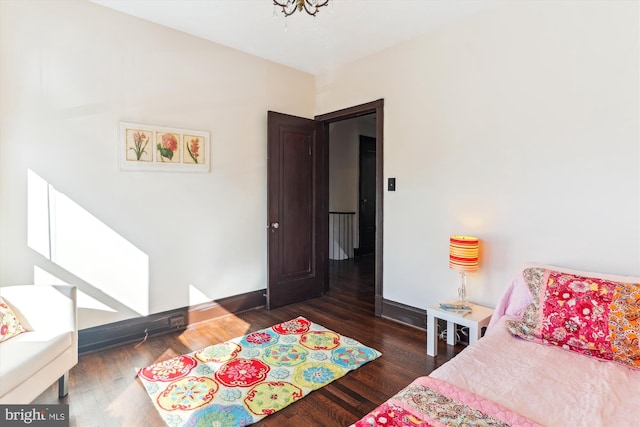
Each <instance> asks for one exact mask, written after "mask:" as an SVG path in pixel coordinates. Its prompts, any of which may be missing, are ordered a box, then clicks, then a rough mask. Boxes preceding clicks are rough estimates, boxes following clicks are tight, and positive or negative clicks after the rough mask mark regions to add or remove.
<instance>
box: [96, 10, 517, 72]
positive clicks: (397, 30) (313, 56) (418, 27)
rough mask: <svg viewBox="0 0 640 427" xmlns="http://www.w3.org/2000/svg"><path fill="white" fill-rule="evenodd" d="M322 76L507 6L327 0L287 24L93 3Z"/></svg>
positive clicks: (250, 16) (262, 13)
mask: <svg viewBox="0 0 640 427" xmlns="http://www.w3.org/2000/svg"><path fill="white" fill-rule="evenodd" d="M90 1H92V2H93V3H96V4H100V5H102V6H106V7H109V8H112V9H115V10H118V11H121V12H124V13H127V14H130V15H133V16H137V17H139V18H142V19H145V20H148V21H151V22H155V23H157V24H161V25H164V26H167V27H170V28H174V29H176V30H179V31H183V32H185V33H189V34H192V35H195V36H198V37H201V38H203V39H207V40H211V41H213V42H216V43H219V44H222V45H225V46H228V47H232V48H235V49H238V50H240V51H243V52H246V53H249V54H252V55H256V56H259V57H262V58H266V59H269V60H272V61H274V62H277V63H280V64H284V65H288V66H290V67H293V68H296V69H298V70H302V71H306V72H308V73H311V74H319V73H321V72H323V71H326V70H327V69H329V68H332V67H334V66H336V65H340V64H345V63H348V62H351V61H353V60H355V59H358V58H362V57H364V56H367V55H369V54H371V53H374V52H376V51H379V50H382V49H385V48H388V47H390V46H393V45H395V44H397V43H400V42H403V41H406V40H409V39H412V38H415V37H417V36H420V35H423V34H425V33H427V32H429V31H432V30H433V29H435V28H437V27H439V26H442V25H446V24H447V23H450V22H452V21H454V20H457V19H463V18H464V17H466V16H468V15H470V14H473V13H476V12H478V11H479V10H481V9H485V8H488V7H491V6H494V5H496V4H499V3H503V2H505V1H508V0H330V3H329V6H327V7H324V8H321V9H320V11H319V12H318V14H317V17H316V18H315V19H314V18H313V17H311V16H309V15H307V14H306V13H304V12H302V13H300V12H296V13H294V14H293V15H292V16H290V17H289V18H287V21H286V22H287V24H286V27H287V28H286V30H285V19H284V17H283V15H282V12H281V11H277V10H276V13H275V15H276V17H274V6H273V2H272V0H90Z"/></svg>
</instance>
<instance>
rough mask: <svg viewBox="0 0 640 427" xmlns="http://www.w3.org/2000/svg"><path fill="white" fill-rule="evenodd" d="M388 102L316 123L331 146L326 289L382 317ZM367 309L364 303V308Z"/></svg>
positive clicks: (326, 117)
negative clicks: (385, 111)
mask: <svg viewBox="0 0 640 427" xmlns="http://www.w3.org/2000/svg"><path fill="white" fill-rule="evenodd" d="M382 108H383V100H378V101H374V102H371V103H368V104H363V105H360V106H356V107H351V108H348V109H345V110H340V111H336V112H334V113H329V114H325V115H321V116H317V117H316V118H315V119H316V120H319V121H322V122H323V123H324V126H325V135H326V138H327V141H328V145H329V260H328V279H327V288H326V289H325V292H326V291H329V288H331V289H336V290H338V291H339V292H340V293H341V297H344V299H346V300H348V299H350V298H355V299H357V300H358V302H359V303H360V304H362V303H363V302H364V303H365V304H364V307H370V311H372V312H374V313H375V315H376V316H380V315H381V313H382V182H383V171H382V165H383V162H382V146H383V144H382V142H383V141H382V131H383V127H382V125H383V123H382V117H383V115H382V113H383V110H382ZM361 306H362V305H361Z"/></svg>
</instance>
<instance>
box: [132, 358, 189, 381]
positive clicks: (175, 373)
mask: <svg viewBox="0 0 640 427" xmlns="http://www.w3.org/2000/svg"><path fill="white" fill-rule="evenodd" d="M197 363H198V362H197V361H196V360H195V359H194V358H193V357H191V356H188V355H182V356H178V357H174V358H173V359H169V360H165V361H164V362H160V363H155V364H153V365H151V366H147V367H146V368H144V369H141V370H140V372H138V375H139V376H141V377H142V378H144V379H146V380H147V381H174V380H177V379H178V378H182V377H186V376H187V375H189V372H191V370H192V369H193V368H194V366H196V364H197Z"/></svg>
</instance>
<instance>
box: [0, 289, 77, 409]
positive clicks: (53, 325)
mask: <svg viewBox="0 0 640 427" xmlns="http://www.w3.org/2000/svg"><path fill="white" fill-rule="evenodd" d="M0 296H1V297H2V298H3V299H4V300H5V301H6V302H7V304H8V305H9V306H10V307H11V308H12V309H13V310H14V312H15V313H16V316H17V317H18V318H19V320H20V322H21V323H22V325H23V326H24V327H25V328H26V329H27V332H23V333H21V334H20V335H18V336H15V337H13V338H11V339H8V340H6V341H2V342H0V404H28V403H31V402H32V401H33V400H34V399H35V398H36V397H38V396H39V395H40V394H41V393H42V392H43V391H45V390H46V389H47V388H49V387H50V386H51V385H52V384H53V383H54V382H55V381H56V380H58V385H59V387H58V391H59V393H58V394H59V396H60V397H64V396H66V395H67V389H68V378H69V370H70V369H71V368H72V367H73V366H75V365H76V364H77V363H78V324H77V307H76V288H75V287H73V286H40V285H37V286H36V285H20V286H5V287H0Z"/></svg>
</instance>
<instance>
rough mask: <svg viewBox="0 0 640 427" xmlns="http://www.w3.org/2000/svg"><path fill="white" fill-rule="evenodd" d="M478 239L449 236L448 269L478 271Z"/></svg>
mask: <svg viewBox="0 0 640 427" xmlns="http://www.w3.org/2000/svg"><path fill="white" fill-rule="evenodd" d="M478 242H479V240H478V238H477V237H471V236H451V238H450V239H449V268H451V269H453V270H458V271H476V270H477V269H478V264H479V262H478Z"/></svg>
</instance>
